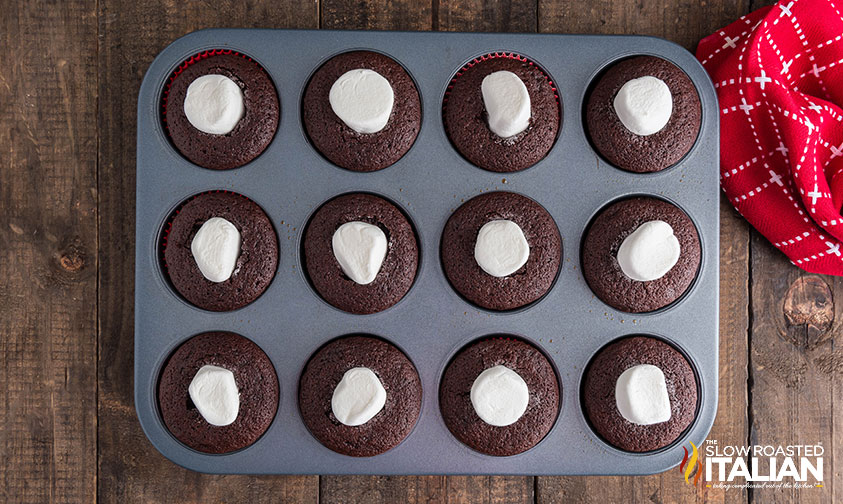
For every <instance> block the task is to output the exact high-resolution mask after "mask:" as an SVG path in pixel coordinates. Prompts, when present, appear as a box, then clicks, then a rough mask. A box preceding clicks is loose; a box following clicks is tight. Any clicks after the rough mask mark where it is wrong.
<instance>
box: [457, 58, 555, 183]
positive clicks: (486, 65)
mask: <svg viewBox="0 0 843 504" xmlns="http://www.w3.org/2000/svg"><path fill="white" fill-rule="evenodd" d="M560 117H561V112H560V106H559V102H558V99H557V95H556V89H555V88H554V87H553V84H552V82H551V81H550V79H549V77H548V76H547V74H546V73H545V72H544V71H543V70H542V69H540V68H539V67H538V66H537V65H535V64H534V63H533V62H531V61H529V60H527V59H526V58H524V57H523V56H518V55H515V54H505V53H500V54H499V53H495V54H490V55H487V56H484V57H482V58H478V59H475V60H474V61H472V62H471V63H469V64H468V65H466V66H465V67H463V68H462V69H461V70H460V71H459V72H457V74H456V76H455V77H454V78H453V80H452V81H451V85H450V86H449V87H448V91H447V92H446V93H445V100H444V109H443V118H444V122H445V130H446V132H447V133H448V138H450V139H451V143H452V144H453V145H454V147H456V149H457V150H458V151H459V152H460V154H462V155H463V157H465V158H466V159H468V160H469V161H470V162H471V163H473V164H475V165H477V166H479V167H480V168H483V169H484V170H489V171H494V172H514V171H519V170H523V169H525V168H529V167H530V166H532V165H534V164H535V163H537V162H538V161H539V160H541V159H542V158H544V157H545V156H546V155H547V153H548V152H550V149H551V147H553V144H554V142H555V141H556V136H557V133H558V132H559V126H560Z"/></svg>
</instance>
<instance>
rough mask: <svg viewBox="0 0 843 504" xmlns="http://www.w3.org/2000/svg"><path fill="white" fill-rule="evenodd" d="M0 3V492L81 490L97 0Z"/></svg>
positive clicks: (34, 498)
mask: <svg viewBox="0 0 843 504" xmlns="http://www.w3.org/2000/svg"><path fill="white" fill-rule="evenodd" d="M0 12H2V13H3V14H2V16H0V47H2V48H3V50H2V51H0V202H2V203H0V206H1V207H2V211H0V278H1V279H2V280H0V306H2V308H0V359H2V363H0V384H2V386H0V404H2V407H0V450H2V453H0V473H2V476H0V478H2V487H0V500H2V501H4V502H91V501H94V500H95V498H96V439H97V430H96V429H97V427H96V358H95V356H96V329H95V328H96V314H97V310H96V299H95V296H94V295H93V293H95V292H96V282H97V253H96V250H97V209H96V190H97V181H96V161H97V151H96V146H97V130H96V96H97V77H96V76H97V67H96V45H97V24H96V2H94V1H88V0H68V1H66V2H59V3H54V4H53V5H51V6H50V7H49V8H45V6H44V5H41V4H40V2H2V3H0Z"/></svg>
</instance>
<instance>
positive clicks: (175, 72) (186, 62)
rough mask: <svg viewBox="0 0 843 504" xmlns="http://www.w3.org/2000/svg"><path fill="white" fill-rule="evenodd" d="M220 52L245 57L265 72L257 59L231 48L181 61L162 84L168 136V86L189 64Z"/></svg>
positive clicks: (204, 53) (162, 121) (210, 50)
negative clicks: (163, 84)
mask: <svg viewBox="0 0 843 504" xmlns="http://www.w3.org/2000/svg"><path fill="white" fill-rule="evenodd" d="M220 54H233V55H235V56H240V57H241V58H245V59H246V60H248V61H250V62H252V63H254V65H255V66H256V67H258V68H259V69H260V71H261V72H263V73H266V70H264V68H263V67H262V66H260V65H259V64H258V62H257V61H255V60H253V59H252V58H250V57H249V56H246V55H245V54H243V53H241V52H238V51H235V50H233V49H208V50H207V51H202V52H200V53H196V54H194V55H193V56H191V57H189V58H187V59H186V60H184V61H182V62H181V64H180V65H179V66H178V67H176V69H175V70H173V73H171V74H170V77H168V78H167V83H166V84H165V86H164V93H163V94H162V95H161V123H162V124H163V125H164V131H166V132H167V136H168V137H169V136H170V129H169V128H167V98H168V97H169V95H170V88H171V87H172V86H173V82H174V81H175V80H176V78H177V77H178V76H179V75H181V74H182V72H184V71H185V70H187V67H189V66H190V65H192V64H194V63H197V62H199V61H202V60H204V59H208V58H210V57H212V56H217V55H220Z"/></svg>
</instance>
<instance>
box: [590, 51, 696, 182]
mask: <svg viewBox="0 0 843 504" xmlns="http://www.w3.org/2000/svg"><path fill="white" fill-rule="evenodd" d="M701 117H702V108H701V107H700V97H699V95H698V94H697V89H696V87H694V83H693V82H691V79H690V78H689V77H688V76H687V75H686V74H685V72H683V71H682V70H681V69H679V67H677V66H676V65H674V64H673V63H670V62H668V61H665V60H663V59H661V58H657V57H655V56H638V57H635V58H629V59H625V60H622V61H620V62H619V63H616V64H614V65H612V66H611V67H610V68H609V69H608V70H606V72H605V73H604V74H603V75H602V76H601V77H600V78H599V80H598V81H597V83H596V84H595V85H594V88H593V89H592V90H591V94H590V95H589V97H588V105H587V106H586V125H587V126H588V134H589V136H590V137H591V142H592V143H593V144H594V147H595V148H596V149H597V151H598V152H600V154H601V155H602V156H603V157H605V158H606V159H607V160H608V161H609V162H610V163H612V164H613V165H615V166H617V167H618V168H621V169H624V170H628V171H632V172H638V173H646V172H656V171H659V170H664V169H665V168H668V167H670V166H672V165H674V164H676V163H677V162H678V161H679V160H680V159H682V157H683V156H685V154H687V153H688V151H690V150H691V147H693V146H694V142H696V140H697V135H698V134H699V132H700V121H701Z"/></svg>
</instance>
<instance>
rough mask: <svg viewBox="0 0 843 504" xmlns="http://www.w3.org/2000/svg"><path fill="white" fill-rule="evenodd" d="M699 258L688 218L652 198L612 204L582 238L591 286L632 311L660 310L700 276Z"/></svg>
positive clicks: (694, 231) (620, 307)
mask: <svg viewBox="0 0 843 504" xmlns="http://www.w3.org/2000/svg"><path fill="white" fill-rule="evenodd" d="M700 257H701V249H700V239H699V235H698V234H697V228H696V227H695V226H694V223H693V222H692V221H691V219H690V217H688V215H687V214H685V212H683V211H682V210H680V209H679V208H678V207H676V206H675V205H672V204H670V203H668V202H666V201H664V200H661V199H658V198H652V197H636V198H629V199H624V200H621V201H617V202H615V203H612V204H610V205H609V206H607V207H606V208H604V209H603V210H601V211H600V213H599V214H598V215H597V217H596V218H595V219H594V221H593V222H592V223H591V225H590V226H589V228H588V230H587V231H586V234H585V238H584V240H583V243H582V268H583V275H584V276H585V279H586V281H587V282H588V285H589V287H591V290H592V291H594V293H595V294H596V295H597V297H599V298H600V299H602V300H603V301H604V302H605V303H606V304H608V305H610V306H612V307H614V308H617V309H618V310H621V311H625V312H630V313H644V312H650V311H654V310H658V309H659V308H663V307H665V306H668V305H670V304H671V303H673V302H674V301H676V300H677V299H679V298H680V297H681V296H682V295H683V294H684V293H685V291H687V290H688V288H689V287H690V286H691V284H692V283H693V281H694V278H696V276H697V271H698V270H699V266H700Z"/></svg>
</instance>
